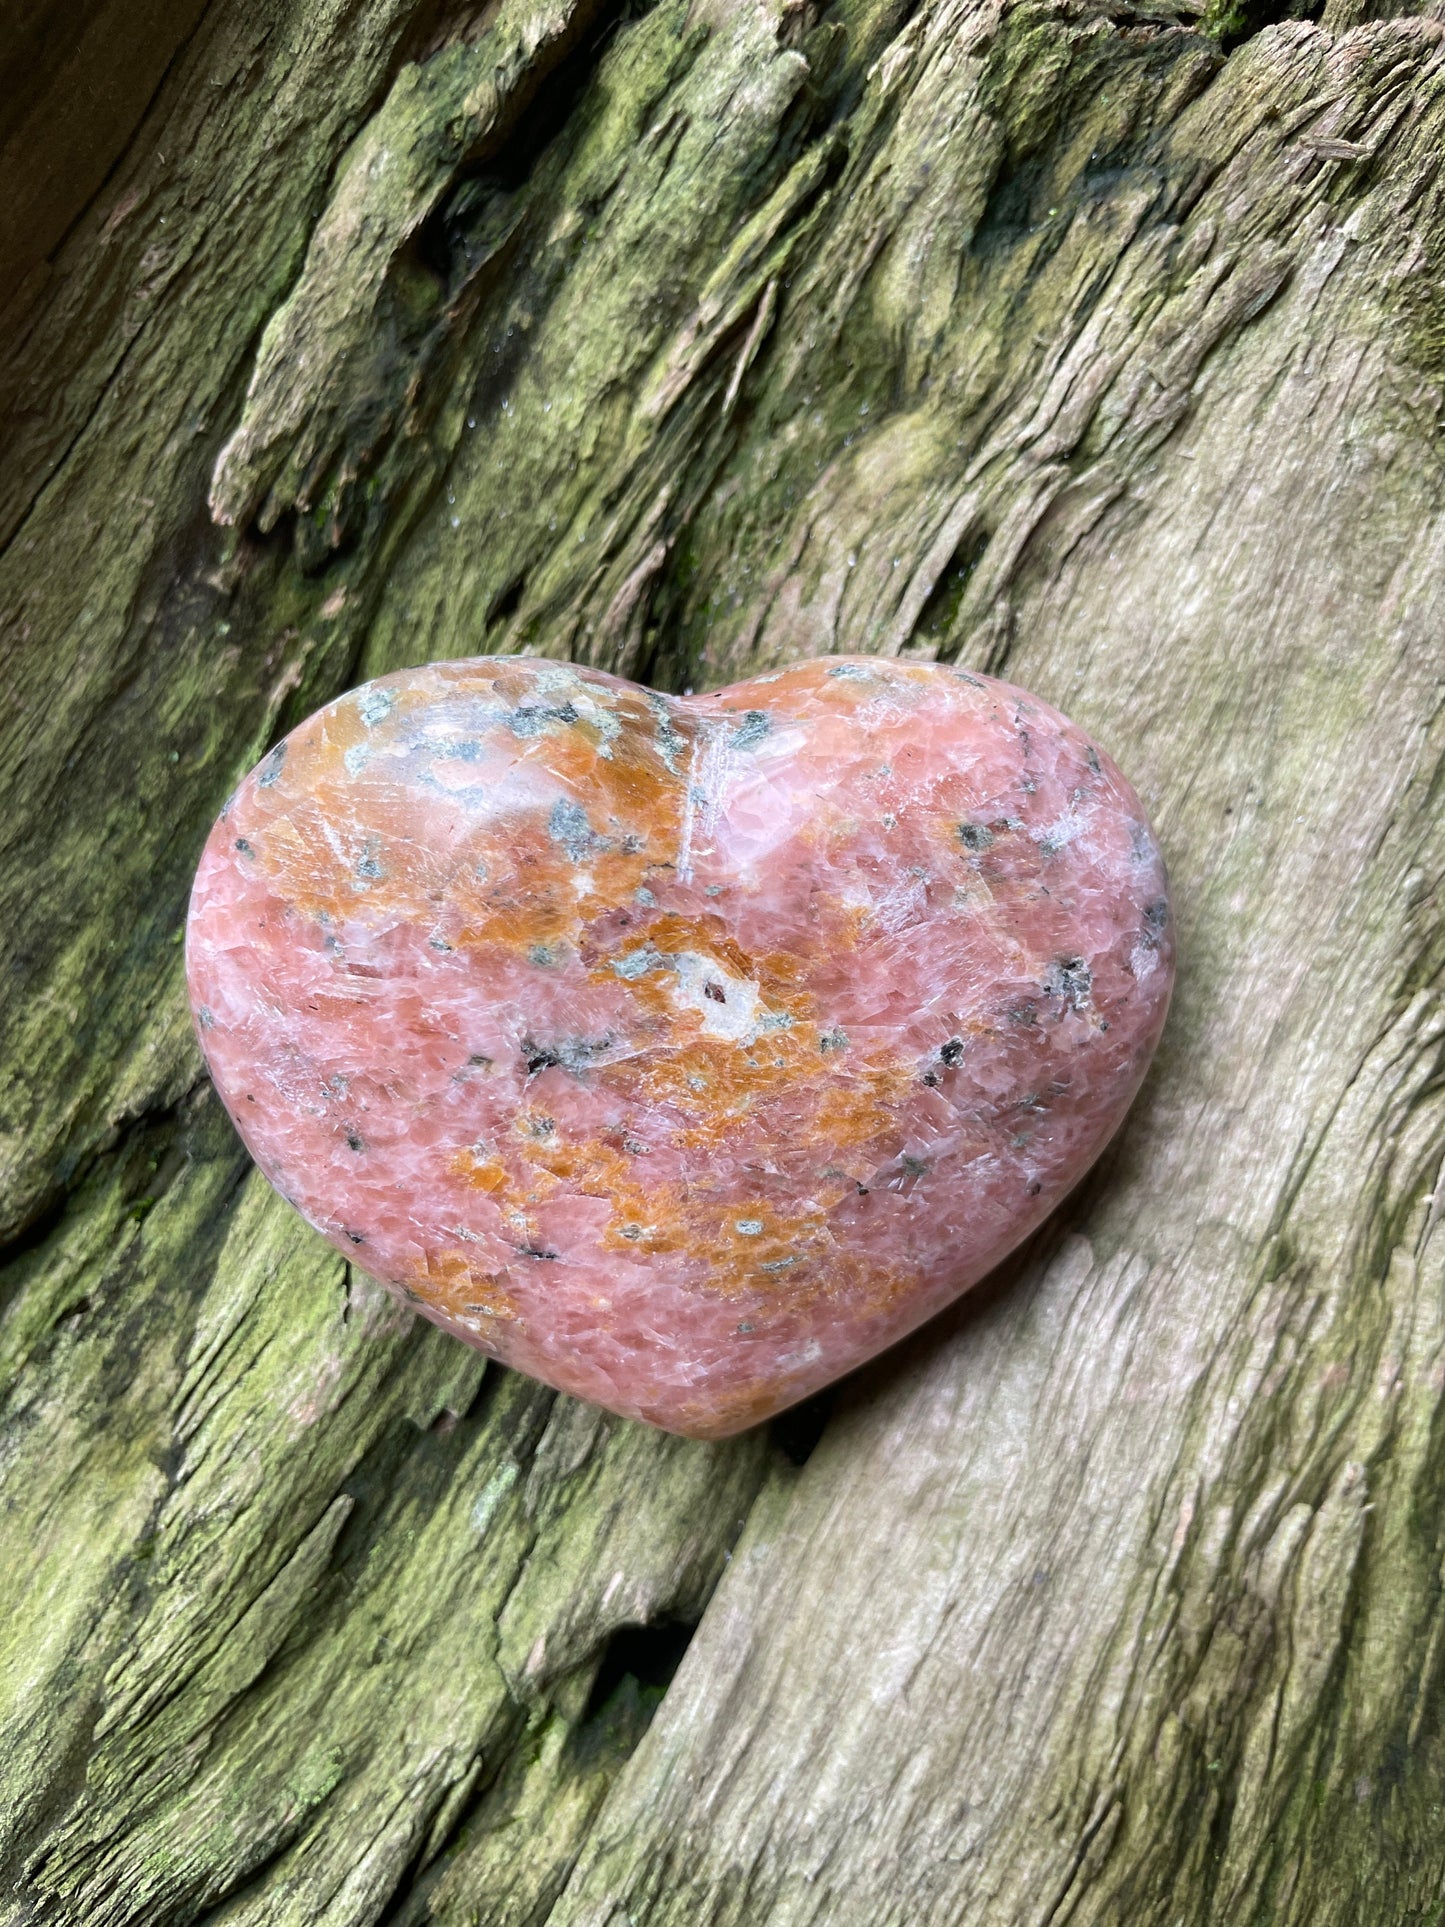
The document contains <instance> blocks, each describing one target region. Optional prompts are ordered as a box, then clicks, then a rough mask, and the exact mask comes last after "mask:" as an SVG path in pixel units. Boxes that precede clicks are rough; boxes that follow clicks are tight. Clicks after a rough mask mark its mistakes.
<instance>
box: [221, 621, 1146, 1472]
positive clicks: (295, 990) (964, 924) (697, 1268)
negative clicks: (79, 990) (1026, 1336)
mask: <svg viewBox="0 0 1445 1927" xmlns="http://www.w3.org/2000/svg"><path fill="white" fill-rule="evenodd" d="M187 967H188V972H189V979H190V989H191V997H192V1002H193V1005H194V1008H195V1012H196V1020H197V1025H198V1027H199V1031H200V1037H201V1043H202V1047H203V1049H204V1051H205V1054H206V1058H207V1061H208V1063H209V1065H210V1068H211V1073H212V1075H213V1077H214V1078H215V1082H216V1085H217V1088H218V1089H219V1091H220V1093H221V1096H222V1097H223V1099H224V1100H225V1103H226V1105H227V1108H228V1109H229V1111H230V1113H231V1115H232V1117H233V1118H234V1119H235V1121H236V1125H237V1128H238V1129H239V1130H240V1132H241V1135H242V1137H243V1138H244V1139H245V1141H246V1144H247V1146H248V1148H249V1149H250V1151H251V1153H252V1155H253V1156H254V1157H255V1159H256V1161H257V1163H258V1164H259V1165H260V1166H261V1168H262V1170H263V1171H264V1172H265V1173H266V1175H267V1176H268V1177H269V1178H270V1180H271V1181H272V1183H273V1184H275V1185H276V1186H277V1187H278V1189H279V1190H281V1191H282V1192H283V1193H284V1195H285V1196H286V1197H288V1198H289V1199H291V1200H292V1201H293V1202H294V1203H295V1205H296V1206H297V1208H298V1209H299V1210H301V1211H302V1212H303V1213H304V1215H305V1216H306V1217H307V1218H308V1219H309V1221H310V1222H311V1223H312V1224H314V1225H315V1226H317V1227H318V1229H320V1230H321V1231H323V1232H324V1233H325V1234H326V1236H327V1237H328V1238H330V1239H331V1240H332V1241H333V1243H335V1244H336V1245H337V1246H338V1248H339V1249H340V1250H342V1251H343V1252H344V1253H345V1254H346V1256H347V1257H348V1258H350V1259H352V1260H353V1261H354V1262H355V1263H356V1264H358V1265H360V1266H362V1267H363V1268H364V1269H365V1270H367V1271H370V1272H372V1273H374V1274H375V1275H376V1276H377V1277H378V1278H381V1279H384V1280H386V1281H387V1282H389V1283H390V1284H391V1285H393V1286H394V1287H395V1288H396V1289H398V1290H399V1291H401V1292H402V1293H404V1294H405V1296H406V1297H407V1298H408V1299H409V1300H410V1301H412V1302H413V1303H415V1304H416V1305H417V1307H418V1308H419V1309H420V1310H421V1311H423V1312H424V1313H425V1314H426V1315H427V1316H428V1317H429V1318H432V1319H434V1320H435V1321H436V1322H437V1323H438V1324H440V1325H442V1326H444V1327H445V1328H446V1329H447V1330H449V1331H451V1332H454V1333H455V1334H456V1335H457V1336H458V1337H459V1338H462V1339H465V1340H466V1341H467V1342H468V1343H469V1344H473V1345H476V1346H479V1347H480V1348H481V1349H483V1350H484V1351H487V1352H490V1353H492V1354H494V1355H495V1356H496V1357H498V1358H501V1359H503V1360H505V1361H506V1362H507V1363H508V1364H511V1365H515V1366H517V1367H519V1368H520V1369H521V1370H522V1371H525V1372H530V1373H532V1374H533V1375H534V1376H535V1377H537V1378H540V1379H544V1380H546V1381H547V1382H548V1383H549V1384H552V1385H556V1386H560V1387H561V1388H562V1389H564V1390H566V1391H568V1392H574V1393H576V1394H578V1395H579V1396H580V1397H583V1398H588V1399H594V1400H596V1401H597V1402H598V1403H599V1404H602V1405H605V1406H608V1407H610V1408H611V1409H612V1410H613V1411H616V1412H621V1413H625V1414H628V1415H629V1416H633V1417H637V1418H643V1419H647V1420H650V1421H651V1422H652V1423H653V1424H655V1425H661V1426H665V1427H667V1428H669V1429H670V1430H674V1431H679V1432H687V1433H692V1434H695V1435H701V1436H705V1437H721V1436H724V1435H726V1434H728V1433H730V1432H734V1431H737V1430H739V1429H741V1428H742V1427H744V1426H747V1425H751V1424H753V1423H755V1422H756V1421H757V1420H759V1419H762V1418H765V1417H767V1416H768V1415H769V1414H771V1413H773V1412H776V1411H778V1410H780V1409H781V1408H782V1407H784V1406H786V1405H789V1404H791V1403H792V1402H793V1401H794V1400H796V1399H799V1398H802V1397H804V1396H805V1395H806V1394H808V1393H809V1392H812V1391H814V1390H816V1389H817V1388H818V1387H819V1386H822V1385H824V1384H826V1383H827V1382H828V1381H829V1380H830V1379H833V1378H836V1377H837V1376H838V1375H839V1374H840V1373H843V1372H846V1371H848V1370H850V1369H851V1368H852V1367H853V1366H855V1365H857V1364H859V1363H860V1362H862V1361H863V1360H864V1359H866V1358H868V1357H869V1356H871V1355H872V1354H873V1353H875V1352H877V1351H879V1350H880V1349H881V1348H882V1347H884V1346H886V1345H888V1344H891V1343H892V1342H893V1341H894V1340H895V1339H897V1338H899V1337H901V1336H902V1335H903V1334H904V1333H905V1332H907V1331H908V1330H910V1329H911V1328H912V1327H913V1326H915V1325H917V1324H919V1323H920V1322H921V1321H922V1320H923V1319H925V1318H928V1317H929V1316H930V1315H931V1314H933V1313H934V1312H936V1311H938V1310H939V1309H940V1308H941V1307H942V1306H944V1305H946V1304H947V1303H948V1302H949V1301H950V1300H952V1299H953V1298H955V1297H956V1296H957V1295H958V1294H959V1293H960V1292H961V1291H963V1290H965V1289H966V1288H967V1287H968V1286H969V1285H971V1284H973V1283H974V1282H975V1281H976V1280H977V1279H978V1278H980V1277H982V1276H983V1274H984V1273H985V1272H987V1271H988V1270H989V1269H990V1268H991V1267H992V1266H994V1265H996V1264H997V1263H998V1261H999V1259H1000V1258H1002V1257H1003V1256H1004V1254H1005V1253H1006V1252H1007V1251H1008V1250H1009V1249H1010V1248H1011V1247H1012V1246H1014V1245H1016V1244H1017V1243H1018V1242H1019V1240H1020V1239H1022V1238H1023V1237H1025V1236H1026V1235H1027V1234H1028V1233H1029V1232H1030V1231H1031V1230H1032V1229H1033V1228H1034V1226H1035V1225H1037V1224H1038V1223H1039V1221H1040V1220H1041V1219H1042V1218H1043V1217H1044V1216H1045V1215H1046V1214H1047V1213H1048V1212H1049V1211H1050V1210H1051V1209H1052V1208H1053V1206H1054V1205H1055V1204H1057V1203H1058V1201H1059V1199H1060V1198H1061V1197H1062V1196H1063V1195H1064V1193H1065V1192H1066V1191H1068V1189H1069V1188H1070V1186H1071V1185H1073V1184H1074V1183H1075V1182H1076V1181H1077V1180H1078V1178H1079V1177H1080V1175H1081V1174H1082V1173H1083V1172H1084V1171H1085V1170H1086V1169H1087V1167H1088V1166H1089V1164H1090V1163H1091V1162H1092V1161H1093V1159H1094V1158H1095V1157H1096V1156H1097V1155H1098V1153H1099V1151H1100V1150H1101V1149H1102V1148H1103V1146H1104V1144H1105V1143H1106V1142H1107V1140H1108V1138H1109V1136H1110V1134H1111V1133H1112V1132H1113V1130H1114V1129H1115V1127H1116V1126H1117V1124H1118V1123H1119V1120H1120V1118H1121V1117H1122V1116H1123V1114H1124V1111H1125V1109H1126V1107H1127V1106H1128V1104H1129V1101H1130V1099H1131V1098H1132V1096H1133V1094H1134V1092H1135V1090H1136V1089H1137V1087H1138V1084H1139V1081H1140V1079H1141V1077H1142V1076H1143V1074H1144V1070H1145V1068H1146V1066H1147V1064H1148V1061H1149V1057H1150V1054H1151V1052H1152V1051H1153V1048H1154V1045H1155V1043H1156V1041H1157V1039H1158V1036H1159V1032H1160V1029H1161V1027H1162V1025H1163V1022H1164V1015H1165V1010H1166V1008H1167V1005H1168V1002H1169V991H1170V986H1171V982H1172V978H1173V948H1172V936H1171V929H1170V921H1169V911H1168V902H1167V896H1166V885H1165V878H1164V870H1163V866H1162V863H1161V861H1160V857H1159V852H1158V848H1157V846H1156V844H1155V841H1154V838H1153V835H1152V834H1151V832H1150V830H1149V827H1148V825H1147V824H1146V823H1145V821H1144V818H1143V815H1142V813H1141V810H1140V807H1139V803H1138V799H1137V798H1136V797H1135V795H1134V793H1133V791H1132V790H1131V789H1130V787H1129V785H1128V784H1127V783H1126V782H1125V781H1124V779H1123V778H1122V777H1121V776H1120V774H1119V772H1118V771H1117V770H1116V769H1115V767H1114V766H1113V764H1112V763H1111V762H1110V761H1109V759H1108V758H1107V757H1106V756H1105V755H1103V754H1102V752H1101V751H1099V750H1097V749H1096V748H1095V747H1094V746H1093V745H1092V744H1091V743H1090V742H1089V741H1088V739H1087V738H1086V737H1085V736H1084V735H1083V734H1082V733H1081V732H1080V731H1079V730H1078V729H1076V728H1075V727H1074V726H1073V725H1072V724H1071V723H1069V722H1067V721H1066V720H1065V719H1064V718H1063V717H1062V716H1060V715H1059V714H1058V712H1057V711H1056V710H1053V709H1051V708H1050V707H1049V706H1048V705H1047V704H1045V703H1043V702H1040V701H1039V700H1038V699H1037V698H1036V697H1033V696H1029V695H1026V694H1025V693H1024V692H1023V691H1021V690H1018V689H1014V688H1011V687H1010V686H1009V685H1008V684H1006V683H1001V682H996V681H993V680H991V679H989V678H986V677H982V676H976V675H971V674H967V673H965V672H963V671H960V670H955V669H952V668H945V667H937V666H934V665H931V664H929V665H925V664H918V663H898V662H888V661H878V660H873V659H871V658H846V657H835V658H829V659H826V660H823V661H819V662H810V663H803V664H800V665H798V666H796V667H792V668H788V669H784V670H781V671H779V672H776V673H774V674H772V675H768V676H762V677H759V678H757V679H756V680H754V681H752V682H748V683H742V684H739V685H737V686H736V687H734V688H732V689H728V690H724V691H722V692H721V693H720V694H716V695H708V696H700V697H688V698H683V699H677V698H673V697H666V696H659V695H655V694H652V693H649V692H648V691H645V690H643V689H640V688H638V687H636V686H635V685H633V684H630V683H626V682H622V681H619V680H618V679H617V678H615V677H612V676H605V675H601V674H599V673H597V672H594V671H591V670H586V669H578V668H574V667H572V666H571V665H568V664H559V663H552V662H543V661H534V660H521V659H515V658H511V659H509V658H483V659H480V660H477V661H471V662H453V663H440V664H435V665H433V666H431V667H428V668H423V669H416V670H409V671H407V672H405V673H403V674H401V675H396V676H390V677H387V678H386V679H384V680H383V681H380V682H376V683H372V684H369V685H367V686H366V687H365V688H363V689H360V690H357V691H354V692H353V693H352V694H350V695H348V696H345V697H343V698H341V700H340V701H338V702H335V703H333V704H331V705H330V706H329V707H328V708H326V709H323V710H321V711H320V712H319V713H318V714H316V715H315V716H313V717H311V718H310V720H309V721H307V722H305V723H303V724H302V725H301V727H300V728H299V729H297V730H296V731H295V732H294V733H293V734H292V735H291V736H290V737H289V738H288V739H287V740H286V742H285V743H283V744H282V745H280V747H279V748H277V749H275V750H273V751H272V752H271V754H270V755H269V756H267V757H266V758H265V760H264V761H263V762H262V763H261V764H260V765H259V766H258V767H257V768H256V769H255V770H254V771H253V772H252V773H251V775H250V776H248V777H247V778H246V780H245V782H244V783H242V785H241V787H240V789H239V790H238V791H237V792H236V794H235V796H234V797H233V798H232V800H231V802H230V803H229V804H228V805H227V807H226V809H225V811H224V812H223V813H222V815H221V817H220V819H219V821H218V822H217V824H216V827H215V829H214V831H213V832H212V835H211V838H210V840H209V842H208V843H207V846H206V850H205V853H204V855H203V857H202V859H201V864H200V869H199V872H198V874H197V877H196V883H195V891H194V895H193V898H192V903H191V914H190V924H189V929H188V933H187Z"/></svg>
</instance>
